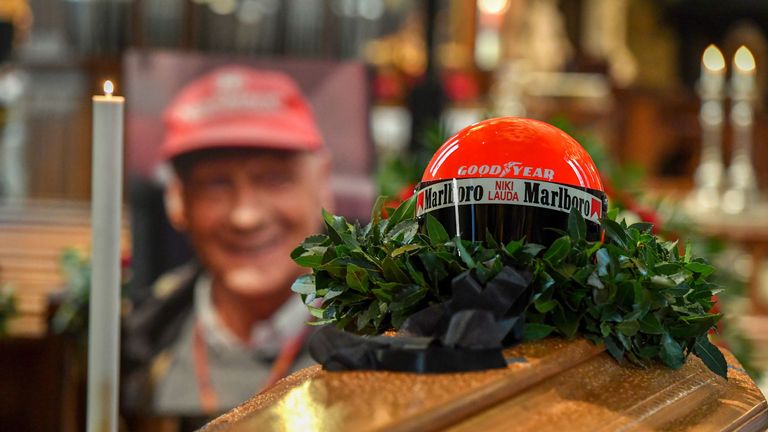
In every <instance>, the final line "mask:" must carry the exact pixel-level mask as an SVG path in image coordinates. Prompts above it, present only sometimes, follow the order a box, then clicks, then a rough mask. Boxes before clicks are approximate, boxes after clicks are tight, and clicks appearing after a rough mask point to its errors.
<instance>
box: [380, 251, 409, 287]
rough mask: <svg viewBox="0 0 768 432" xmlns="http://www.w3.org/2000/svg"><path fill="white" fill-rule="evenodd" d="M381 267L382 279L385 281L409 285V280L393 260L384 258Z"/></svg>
mask: <svg viewBox="0 0 768 432" xmlns="http://www.w3.org/2000/svg"><path fill="white" fill-rule="evenodd" d="M382 267H383V268H384V278H385V279H386V280H388V281H392V282H399V283H403V284H408V283H411V279H410V278H409V277H408V275H407V274H406V273H405V272H404V271H403V270H402V269H401V268H400V266H399V265H398V264H397V262H396V261H395V260H394V259H392V258H390V257H387V258H384V261H383V262H382Z"/></svg>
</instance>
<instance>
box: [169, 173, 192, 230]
mask: <svg viewBox="0 0 768 432" xmlns="http://www.w3.org/2000/svg"><path fill="white" fill-rule="evenodd" d="M165 214H166V215H167V216H168V220H169V221H170V222H171V225H172V226H173V227H174V228H175V229H176V230H177V231H185V230H186V229H187V217H186V212H185V211H184V186H183V185H182V184H181V180H179V178H178V177H176V176H174V177H173V179H171V181H170V182H168V185H167V186H166V187H165Z"/></svg>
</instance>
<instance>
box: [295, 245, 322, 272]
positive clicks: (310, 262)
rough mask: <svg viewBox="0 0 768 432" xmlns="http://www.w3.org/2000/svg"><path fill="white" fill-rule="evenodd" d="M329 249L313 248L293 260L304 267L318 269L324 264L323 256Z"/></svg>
mask: <svg viewBox="0 0 768 432" xmlns="http://www.w3.org/2000/svg"><path fill="white" fill-rule="evenodd" d="M327 249H328V247H326V246H313V247H311V248H309V250H305V251H304V252H303V253H301V254H300V255H299V256H297V257H295V258H293V261H294V262H296V264H298V265H300V266H302V267H309V268H316V267H319V266H320V265H322V264H323V256H324V255H325V251H326V250H327Z"/></svg>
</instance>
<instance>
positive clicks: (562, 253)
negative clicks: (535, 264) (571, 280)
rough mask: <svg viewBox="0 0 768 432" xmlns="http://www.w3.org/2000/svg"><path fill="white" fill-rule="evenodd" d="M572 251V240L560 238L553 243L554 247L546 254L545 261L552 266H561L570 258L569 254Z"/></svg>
mask: <svg viewBox="0 0 768 432" xmlns="http://www.w3.org/2000/svg"><path fill="white" fill-rule="evenodd" d="M570 251H571V239H570V238H569V237H560V238H558V239H557V240H555V241H554V242H553V243H552V246H550V247H549V249H547V252H545V253H544V260H545V261H547V262H549V263H550V264H551V265H552V266H556V265H558V264H560V262H561V261H562V260H563V259H565V257H567V256H568V252H570Z"/></svg>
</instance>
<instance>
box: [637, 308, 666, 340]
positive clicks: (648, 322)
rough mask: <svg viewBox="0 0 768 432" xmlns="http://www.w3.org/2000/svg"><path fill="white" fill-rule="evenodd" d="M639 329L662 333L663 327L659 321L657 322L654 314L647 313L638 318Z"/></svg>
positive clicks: (646, 331)
mask: <svg viewBox="0 0 768 432" xmlns="http://www.w3.org/2000/svg"><path fill="white" fill-rule="evenodd" d="M640 331H641V332H643V333H648V334H655V335H658V334H662V333H664V327H662V325H661V322H659V319H658V318H657V317H656V315H654V314H652V313H649V314H647V315H645V316H644V317H643V319H642V320H640Z"/></svg>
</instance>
